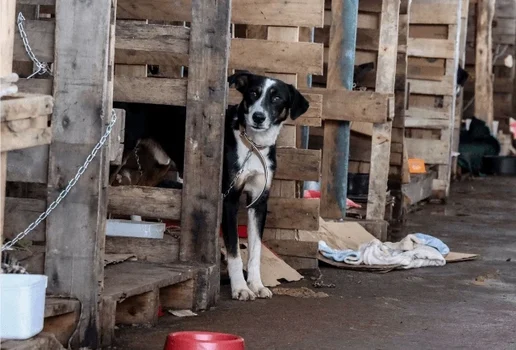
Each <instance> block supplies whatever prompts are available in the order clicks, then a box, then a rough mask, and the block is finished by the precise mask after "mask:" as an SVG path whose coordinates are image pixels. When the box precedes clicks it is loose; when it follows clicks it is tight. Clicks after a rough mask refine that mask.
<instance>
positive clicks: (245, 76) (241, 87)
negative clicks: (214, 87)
mask: <svg viewBox="0 0 516 350" xmlns="http://www.w3.org/2000/svg"><path fill="white" fill-rule="evenodd" d="M250 75H252V73H251V72H248V71H240V72H238V73H235V74H233V75H231V76H229V77H228V83H229V87H231V86H232V85H235V88H236V89H237V90H238V91H240V92H241V93H244V91H245V90H246V89H247V85H248V84H249V76H250Z"/></svg>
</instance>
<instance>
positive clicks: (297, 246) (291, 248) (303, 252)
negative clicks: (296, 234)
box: [265, 239, 319, 258]
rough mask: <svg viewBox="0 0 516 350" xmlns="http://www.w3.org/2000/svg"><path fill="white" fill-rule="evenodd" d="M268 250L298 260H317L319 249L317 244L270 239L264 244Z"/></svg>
mask: <svg viewBox="0 0 516 350" xmlns="http://www.w3.org/2000/svg"><path fill="white" fill-rule="evenodd" d="M265 244H266V245H267V247H269V249H271V250H272V251H274V253H276V254H278V255H285V256H295V257H299V258H317V253H318V252H319V247H318V243H317V242H309V241H297V240H293V239H290V240H285V239H270V240H267V242H266V243H265Z"/></svg>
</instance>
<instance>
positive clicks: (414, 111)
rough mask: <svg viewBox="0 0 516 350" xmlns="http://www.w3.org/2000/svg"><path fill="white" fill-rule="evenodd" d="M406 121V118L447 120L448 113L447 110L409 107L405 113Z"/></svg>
mask: <svg viewBox="0 0 516 350" xmlns="http://www.w3.org/2000/svg"><path fill="white" fill-rule="evenodd" d="M405 113H406V114H405V115H406V117H407V119H408V118H417V119H442V120H449V118H450V111H449V108H442V109H427V108H418V107H410V108H409V109H407V111H406V112H405Z"/></svg>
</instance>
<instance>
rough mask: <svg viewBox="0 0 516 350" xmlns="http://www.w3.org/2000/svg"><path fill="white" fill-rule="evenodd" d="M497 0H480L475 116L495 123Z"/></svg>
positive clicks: (478, 7) (478, 8)
mask: <svg viewBox="0 0 516 350" xmlns="http://www.w3.org/2000/svg"><path fill="white" fill-rule="evenodd" d="M494 12H495V0H478V2H477V27H476V29H477V32H476V51H475V57H476V62H475V116H476V117H477V118H479V119H482V120H483V121H485V122H486V123H487V125H489V126H490V127H491V125H492V123H493V120H494V119H493V79H492V73H493V61H492V59H493V57H492V52H491V50H492V48H493V37H492V35H493V27H492V22H493V17H494Z"/></svg>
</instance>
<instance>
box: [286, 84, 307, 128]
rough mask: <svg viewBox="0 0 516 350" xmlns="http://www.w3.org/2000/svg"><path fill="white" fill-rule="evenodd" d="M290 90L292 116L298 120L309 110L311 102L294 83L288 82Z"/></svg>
mask: <svg viewBox="0 0 516 350" xmlns="http://www.w3.org/2000/svg"><path fill="white" fill-rule="evenodd" d="M288 90H289V93H290V118H291V119H292V120H296V119H297V118H299V117H300V116H301V115H303V114H304V113H305V112H306V111H307V110H308V107H310V103H308V101H307V100H306V98H305V97H304V96H303V95H301V93H300V92H299V91H298V90H297V89H296V88H295V87H294V86H293V85H290V84H288Z"/></svg>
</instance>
